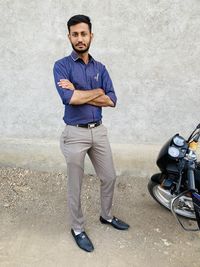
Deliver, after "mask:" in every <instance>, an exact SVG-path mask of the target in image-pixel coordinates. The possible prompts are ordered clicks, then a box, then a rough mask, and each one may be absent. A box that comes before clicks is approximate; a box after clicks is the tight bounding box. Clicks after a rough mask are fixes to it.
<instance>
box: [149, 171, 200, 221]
mask: <svg viewBox="0 0 200 267" xmlns="http://www.w3.org/2000/svg"><path fill="white" fill-rule="evenodd" d="M155 176H157V177H155ZM159 177H160V174H156V175H154V179H153V181H152V180H150V181H149V183H148V191H149V193H150V195H151V196H152V197H153V199H154V200H155V201H156V202H157V203H159V204H160V205H161V206H162V207H164V208H166V209H167V210H169V211H171V207H170V205H171V203H170V202H171V199H172V198H173V197H174V196H173V195H171V193H170V192H169V191H168V190H165V189H163V188H162V187H160V183H159V182H155V180H156V178H157V180H159ZM175 212H176V214H177V215H179V216H182V217H184V218H187V219H191V220H195V219H196V216H195V213H194V210H191V211H188V210H184V209H181V208H177V209H176V211H175Z"/></svg>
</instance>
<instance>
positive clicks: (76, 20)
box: [67, 15, 92, 32]
mask: <svg viewBox="0 0 200 267" xmlns="http://www.w3.org/2000/svg"><path fill="white" fill-rule="evenodd" d="M79 23H86V24H87V25H88V27H89V30H90V32H91V31H92V23H91V21H90V18H89V17H88V16H85V15H75V16H73V17H71V18H70V19H69V20H68V22H67V27H68V31H69V32H70V26H73V25H76V24H79Z"/></svg>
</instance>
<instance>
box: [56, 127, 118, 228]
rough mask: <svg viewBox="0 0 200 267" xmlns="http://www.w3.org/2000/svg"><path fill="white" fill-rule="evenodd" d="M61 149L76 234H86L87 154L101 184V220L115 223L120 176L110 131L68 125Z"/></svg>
mask: <svg viewBox="0 0 200 267" xmlns="http://www.w3.org/2000/svg"><path fill="white" fill-rule="evenodd" d="M60 146H61V150H62V153H63V154H64V156H65V159H66V163H67V177H68V185H67V200H68V205H69V211H70V217H71V227H72V228H73V229H74V230H75V231H83V230H84V218H83V213H82V209H81V185H82V179H83V176H84V160H85V156H86V153H87V154H88V155H89V158H90V160H91V162H92V164H93V166H94V169H95V171H96V174H97V176H98V177H99V178H100V181H101V188H100V192H101V216H102V217H103V218H104V219H111V218H112V215H111V207H112V199H113V193H114V185H115V180H116V173H115V169H114V165H113V159H112V152H111V148H110V144H109V141H108V137H107V129H106V127H105V126H104V125H102V124H101V125H99V126H97V127H95V128H92V129H88V128H81V127H76V126H70V125H66V127H65V130H64V131H63V133H62V135H61V139H60Z"/></svg>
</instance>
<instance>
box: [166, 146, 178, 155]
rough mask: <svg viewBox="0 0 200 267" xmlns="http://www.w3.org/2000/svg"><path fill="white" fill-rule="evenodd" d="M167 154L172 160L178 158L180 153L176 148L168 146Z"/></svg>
mask: <svg viewBox="0 0 200 267" xmlns="http://www.w3.org/2000/svg"><path fill="white" fill-rule="evenodd" d="M168 154H169V155H170V156H171V157H172V158H178V156H179V154H180V151H179V149H178V148H176V147H174V146H170V147H169V149H168Z"/></svg>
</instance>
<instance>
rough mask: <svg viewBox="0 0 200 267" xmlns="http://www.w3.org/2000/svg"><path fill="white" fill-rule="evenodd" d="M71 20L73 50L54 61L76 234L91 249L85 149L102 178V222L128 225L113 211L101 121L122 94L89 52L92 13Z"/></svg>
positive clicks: (112, 172) (110, 168) (113, 176)
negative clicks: (86, 228) (86, 220)
mask: <svg viewBox="0 0 200 267" xmlns="http://www.w3.org/2000/svg"><path fill="white" fill-rule="evenodd" d="M67 25H68V31H69V34H68V38H69V41H70V42H71V45H72V48H73V52H72V53H71V55H70V56H68V57H64V58H63V59H60V60H58V61H56V63H55V65H54V78H55V83H56V88H57V90H58V93H59V95H60V97H61V99H62V102H63V104H64V105H65V113H64V118H63V119H64V122H65V123H66V127H65V130H64V131H63V133H62V135H61V150H62V152H63V154H64V156H65V159H66V163H67V177H68V204H69V210H70V217H71V233H72V235H73V237H74V239H75V241H76V243H77V245H78V246H79V247H80V248H82V249H83V250H85V251H88V252H91V251H93V249H94V247H93V244H92V242H91V240H90V239H89V237H88V236H87V234H86V233H85V231H84V219H83V214H82V210H81V200H80V195H81V185H82V179H83V175H84V159H85V155H86V153H87V154H88V155H89V157H90V159H91V161H92V163H93V165H94V168H95V171H96V174H97V176H98V177H99V178H100V180H101V214H100V222H101V223H103V224H110V225H111V226H113V227H114V228H116V229H119V230H126V229H128V228H129V225H128V224H126V223H125V222H123V221H121V220H119V219H117V218H116V217H113V216H112V215H111V207H112V199H113V192H114V184H115V179H116V174H115V170H114V166H113V160H112V153H111V149H110V144H109V141H108V137H107V129H106V128H105V126H104V125H103V124H102V107H114V106H115V104H116V101H117V98H116V95H115V91H114V88H113V84H112V81H111V79H110V76H109V74H108V72H107V70H106V68H105V66H104V65H102V64H101V63H99V62H97V61H96V60H95V59H94V58H93V57H92V56H91V55H90V54H89V53H88V50H89V48H90V44H91V41H92V38H93V33H92V25H91V22H90V18H89V17H87V16H84V15H76V16H73V17H72V18H70V19H69V21H68V23H67Z"/></svg>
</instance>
